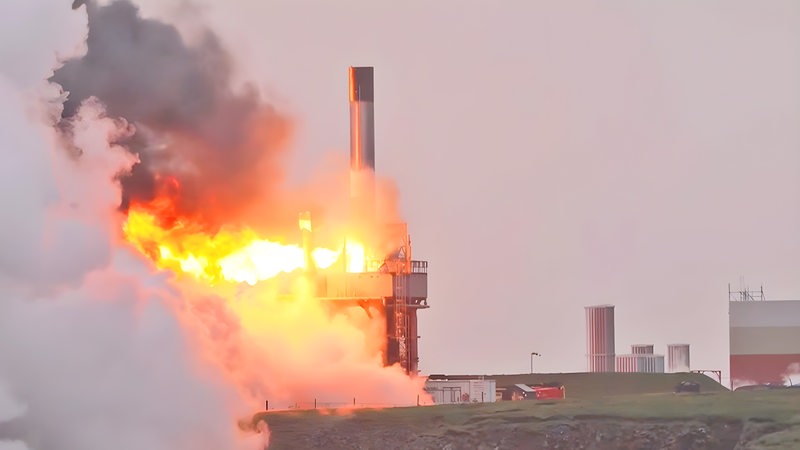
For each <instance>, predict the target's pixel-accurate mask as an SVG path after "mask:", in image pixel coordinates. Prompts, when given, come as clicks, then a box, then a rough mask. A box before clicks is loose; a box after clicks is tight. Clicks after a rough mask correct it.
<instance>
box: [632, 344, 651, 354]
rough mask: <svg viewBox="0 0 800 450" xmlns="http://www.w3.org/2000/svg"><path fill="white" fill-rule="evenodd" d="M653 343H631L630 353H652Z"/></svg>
mask: <svg viewBox="0 0 800 450" xmlns="http://www.w3.org/2000/svg"><path fill="white" fill-rule="evenodd" d="M653 347H654V346H653V344H633V345H631V353H632V354H634V355H652V354H653Z"/></svg>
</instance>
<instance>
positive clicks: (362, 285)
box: [300, 67, 428, 375]
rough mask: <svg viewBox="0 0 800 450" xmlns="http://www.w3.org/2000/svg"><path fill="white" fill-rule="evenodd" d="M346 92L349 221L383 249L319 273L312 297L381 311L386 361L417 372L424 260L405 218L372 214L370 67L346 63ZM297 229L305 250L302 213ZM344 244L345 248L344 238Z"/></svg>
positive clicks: (424, 295)
mask: <svg viewBox="0 0 800 450" xmlns="http://www.w3.org/2000/svg"><path fill="white" fill-rule="evenodd" d="M349 94H350V95H349V100H350V203H351V222H352V223H353V224H354V225H355V228H357V229H360V230H361V231H362V232H363V234H365V235H376V236H381V238H382V241H383V242H382V243H381V245H379V246H378V248H380V249H382V250H381V251H382V252H383V253H382V254H380V255H376V256H375V257H373V258H369V259H368V260H367V261H365V264H364V267H363V270H359V271H352V270H345V271H342V272H329V273H324V274H320V276H318V277H317V282H316V296H317V298H319V299H320V300H323V301H326V302H332V303H334V304H336V305H346V306H360V307H362V308H363V309H364V310H365V311H367V313H368V314H369V311H370V310H375V309H377V310H379V311H381V313H382V314H383V316H384V317H385V319H386V342H385V352H384V361H383V362H384V365H387V366H392V365H395V364H399V365H400V367H401V368H402V369H403V370H404V371H405V372H406V373H407V374H409V375H416V374H417V373H418V372H419V345H418V343H419V335H418V327H417V311H418V310H420V309H426V308H428V262H427V261H420V260H414V259H412V256H411V255H412V253H411V237H410V235H409V233H408V224H407V223H404V222H402V223H384V222H382V221H381V218H380V217H378V214H377V213H376V208H375V202H376V198H375V115H374V101H375V97H374V69H373V67H350V68H349ZM304 224H306V225H304ZM300 228H301V230H302V231H303V243H304V247H305V248H306V250H307V251H309V248H310V244H309V241H310V233H311V226H310V217H309V216H308V215H306V214H305V213H304V214H301V217H300ZM356 234H358V233H356ZM344 248H345V252H346V251H347V250H346V248H347V245H346V243H345V246H344ZM387 249H388V250H387ZM307 258H309V255H308V254H307ZM345 260H346V255H345Z"/></svg>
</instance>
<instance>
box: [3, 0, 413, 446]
mask: <svg viewBox="0 0 800 450" xmlns="http://www.w3.org/2000/svg"><path fill="white" fill-rule="evenodd" d="M32 1H33V0H32ZM72 6H73V8H74V9H78V10H79V11H80V12H81V13H85V14H86V16H87V19H88V22H87V23H88V34H87V35H85V38H86V45H85V48H84V51H83V53H82V54H80V55H78V56H74V57H70V58H66V60H64V61H61V62H60V65H59V66H58V67H57V68H55V70H54V72H53V74H52V76H51V77H49V79H48V82H49V84H46V85H44V86H41V82H42V81H44V79H45V78H46V75H45V74H42V75H41V76H40V78H37V79H36V82H37V83H38V84H36V86H37V89H36V95H35V98H31V94H30V91H29V90H28V91H26V90H25V89H22V88H18V87H16V86H14V85H12V84H11V83H8V82H7V81H6V80H5V78H4V73H3V70H2V68H0V104H1V105H3V109H2V110H0V114H2V115H0V119H2V120H0V127H3V130H2V132H1V133H0V146H2V148H3V149H4V150H6V149H9V150H11V149H13V150H17V149H24V150H25V151H9V152H7V153H8V154H9V155H8V158H6V160H5V162H4V164H3V165H2V167H0V172H2V175H3V176H2V177H0V180H2V181H0V183H8V185H7V186H5V185H4V186H5V189H0V192H2V194H0V206H2V210H3V211H4V212H5V213H6V214H7V215H8V217H9V218H8V220H7V221H6V222H5V226H6V228H5V231H7V232H6V233H3V236H0V241H2V244H3V245H2V246H0V248H3V252H2V253H1V254H0V293H2V298H3V299H4V300H2V301H0V355H3V361H2V364H0V391H2V392H0V397H3V396H5V397H7V400H8V401H6V402H5V404H7V405H19V408H18V409H14V410H13V411H11V412H9V411H5V410H4V409H6V408H5V407H4V406H3V405H4V404H3V402H4V401H5V400H4V399H3V398H0V442H2V441H6V440H11V441H15V442H17V443H19V444H20V445H23V444H24V445H27V446H28V447H30V448H31V449H36V450H56V449H57V450H93V449H98V448H108V447H109V446H111V447H114V448H118V449H121V450H127V449H131V450H133V449H141V448H147V449H151V450H183V449H186V450H189V449H191V450H218V449H221V448H225V449H237V450H238V449H239V448H249V449H252V448H253V447H252V445H253V444H254V442H255V443H256V444H259V445H261V446H263V445H264V442H265V439H267V440H268V435H267V433H268V428H262V435H261V436H259V439H257V440H255V441H252V440H249V439H248V436H241V434H240V432H241V429H240V428H239V427H238V426H237V425H236V424H237V421H238V420H240V419H242V417H248V416H249V415H250V414H251V413H252V412H254V411H256V410H258V409H260V408H262V407H263V406H262V405H263V404H264V400H267V399H269V400H270V401H271V402H272V404H273V405H274V407H286V406H287V405H289V404H290V403H291V402H297V401H305V400H308V399H310V398H315V397H316V398H322V399H325V400H327V401H330V402H337V401H342V400H350V399H352V398H353V397H355V398H357V399H358V400H359V402H364V403H370V404H379V405H401V404H413V403H414V402H415V401H416V399H417V396H418V395H423V396H424V395H425V394H424V391H423V390H422V384H423V382H422V380H421V379H419V378H410V377H408V376H407V374H406V373H404V372H403V371H402V370H401V369H400V368H399V367H397V366H395V367H384V366H383V361H382V356H383V355H382V352H383V351H384V350H385V349H384V348H383V347H384V346H385V338H386V330H385V327H386V324H385V317H382V315H381V314H382V313H381V311H380V310H378V309H377V308H374V307H363V308H362V307H360V306H359V307H350V306H345V307H330V305H323V304H322V303H321V301H320V300H319V299H318V298H316V297H315V295H314V289H315V286H314V283H313V282H311V281H310V278H309V276H308V275H307V271H305V269H307V268H308V266H309V265H311V264H313V265H314V266H315V267H317V268H319V269H320V270H338V271H341V272H342V273H343V274H345V275H346V272H348V271H349V270H350V269H351V268H350V266H348V264H347V263H348V262H352V261H353V260H356V261H358V260H359V258H360V261H361V268H362V269H363V265H364V263H363V261H364V258H365V257H366V256H365V245H364V242H365V241H366V240H369V239H372V240H378V239H376V238H375V237H374V236H358V235H355V236H353V234H352V233H350V234H349V235H348V236H347V239H346V240H345V239H341V236H340V235H339V234H341V235H344V234H346V233H348V232H349V230H348V229H347V227H348V224H347V223H345V222H346V221H342V222H341V223H340V222H339V221H337V220H333V219H330V217H338V216H337V215H336V214H330V215H328V216H325V215H323V214H317V211H316V210H314V211H313V212H312V213H311V215H310V216H304V217H306V220H307V221H310V222H313V223H314V225H313V226H312V225H307V226H306V227H305V228H303V229H304V230H306V231H308V230H312V229H313V230H314V232H313V233H310V234H305V235H303V236H304V237H305V239H302V242H301V233H300V230H299V229H298V228H297V217H298V213H299V212H301V211H306V210H307V209H308V208H306V206H307V201H306V200H307V199H308V198H312V197H313V198H315V199H316V202H317V203H318V204H321V206H322V207H325V208H329V209H330V210H333V211H338V210H340V209H343V208H346V207H347V205H348V200H349V198H348V197H349V195H348V194H349V190H348V186H347V183H346V180H347V175H348V173H347V167H346V166H344V165H342V167H341V172H342V173H336V174H335V175H336V176H333V177H332V179H335V180H337V183H334V184H335V186H334V187H333V188H331V185H330V184H326V183H322V182H320V184H319V185H317V184H314V183H311V184H310V186H311V187H306V189H307V190H306V191H303V192H302V193H298V192H294V191H292V190H291V189H290V188H288V187H287V186H286V185H285V183H283V159H284V157H285V156H286V153H287V149H288V144H289V138H290V131H291V129H292V127H291V121H290V120H289V119H288V118H287V117H286V116H285V115H284V114H281V113H280V112H278V111H277V110H276V109H275V108H274V107H272V106H271V105H270V104H269V103H267V102H265V101H264V99H262V98H261V96H260V95H259V93H258V92H257V90H256V89H255V88H253V87H252V86H249V87H248V86H242V87H239V88H237V87H235V86H234V85H233V81H232V79H233V76H232V74H233V72H234V70H235V69H234V58H233V57H232V56H231V54H230V53H228V51H226V49H225V47H224V45H223V44H222V39H220V38H219V37H218V36H217V35H215V34H214V33H213V32H212V31H210V30H205V31H204V32H203V33H201V35H200V36H199V37H197V38H196V39H187V38H185V37H184V36H183V35H182V34H181V33H180V32H179V30H178V29H177V28H176V27H174V26H173V25H171V24H169V23H167V22H164V21H161V20H157V19H153V18H145V17H142V15H141V14H140V13H139V10H138V9H137V7H136V5H135V4H134V3H133V2H132V1H131V0H112V1H110V2H105V3H102V4H101V3H100V2H95V1H91V0H83V1H75V2H73V3H72ZM64 9H65V10H66V11H69V7H68V6H67V3H66V0H65V3H64ZM32 32H33V31H32ZM79 38H80V37H78V36H70V37H69V38H68V39H73V40H77V39H79ZM65 39H67V38H65ZM0 45H3V44H2V43H0ZM23 99H24V100H25V101H23ZM26 113H29V114H26ZM338 181H341V183H338ZM321 185H324V186H325V189H320V188H317V187H316V186H321ZM375 186H376V187H375V191H374V192H375V193H374V196H375V197H376V198H377V199H378V200H380V201H379V202H376V203H380V204H382V205H383V206H381V207H380V208H377V211H378V213H377V214H379V215H381V216H382V218H384V219H387V220H389V221H391V220H392V219H394V218H395V216H396V215H397V211H396V209H395V208H394V206H395V205H394V204H393V203H392V201H393V200H394V197H393V195H388V196H387V195H384V194H385V193H386V192H390V190H387V189H384V187H385V186H386V184H385V183H384V182H376V183H375ZM332 191H333V192H334V193H333V194H331V192H332ZM392 194H393V192H392ZM298 199H299V200H298ZM253 211H258V214H252V212H253ZM253 217H257V218H258V219H259V222H258V223H251V222H250V220H251V219H252V218H253ZM286 217H289V218H291V219H290V220H291V221H294V227H295V228H294V229H293V231H287V230H286V229H285V228H284V227H283V221H285V220H286V219H285V218H286ZM308 217H310V219H308ZM318 217H329V218H328V219H327V221H322V220H321V221H320V222H323V223H322V225H323V226H320V229H322V230H323V231H321V232H319V233H317V232H316V230H317V228H316V227H317V225H318V224H319V223H320V222H315V220H317V218H318ZM273 225H274V226H273ZM340 231H341V233H339V232H340ZM292 233H295V234H292ZM345 241H346V242H345ZM343 255H347V256H346V257H345V256H343ZM342 262H344V263H345V264H341V263H342ZM20 343H23V345H20ZM6 394H7V395H6ZM12 413H13V414H12ZM15 445H16V444H15Z"/></svg>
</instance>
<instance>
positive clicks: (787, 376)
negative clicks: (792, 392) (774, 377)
mask: <svg viewBox="0 0 800 450" xmlns="http://www.w3.org/2000/svg"><path fill="white" fill-rule="evenodd" d="M781 377H782V378H783V384H785V385H787V386H800V363H797V362H795V363H791V364H789V366H788V367H786V371H785V372H783V374H782V375H781Z"/></svg>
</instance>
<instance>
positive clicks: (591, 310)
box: [585, 305, 615, 372]
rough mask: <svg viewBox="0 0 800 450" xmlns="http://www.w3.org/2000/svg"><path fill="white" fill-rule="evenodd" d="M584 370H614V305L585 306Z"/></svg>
mask: <svg viewBox="0 0 800 450" xmlns="http://www.w3.org/2000/svg"><path fill="white" fill-rule="evenodd" d="M585 309H586V370H587V371H589V372H614V369H615V363H614V354H615V351H614V348H615V347H614V346H615V343H614V306H613V305H600V306H587V307H586V308H585Z"/></svg>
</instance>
